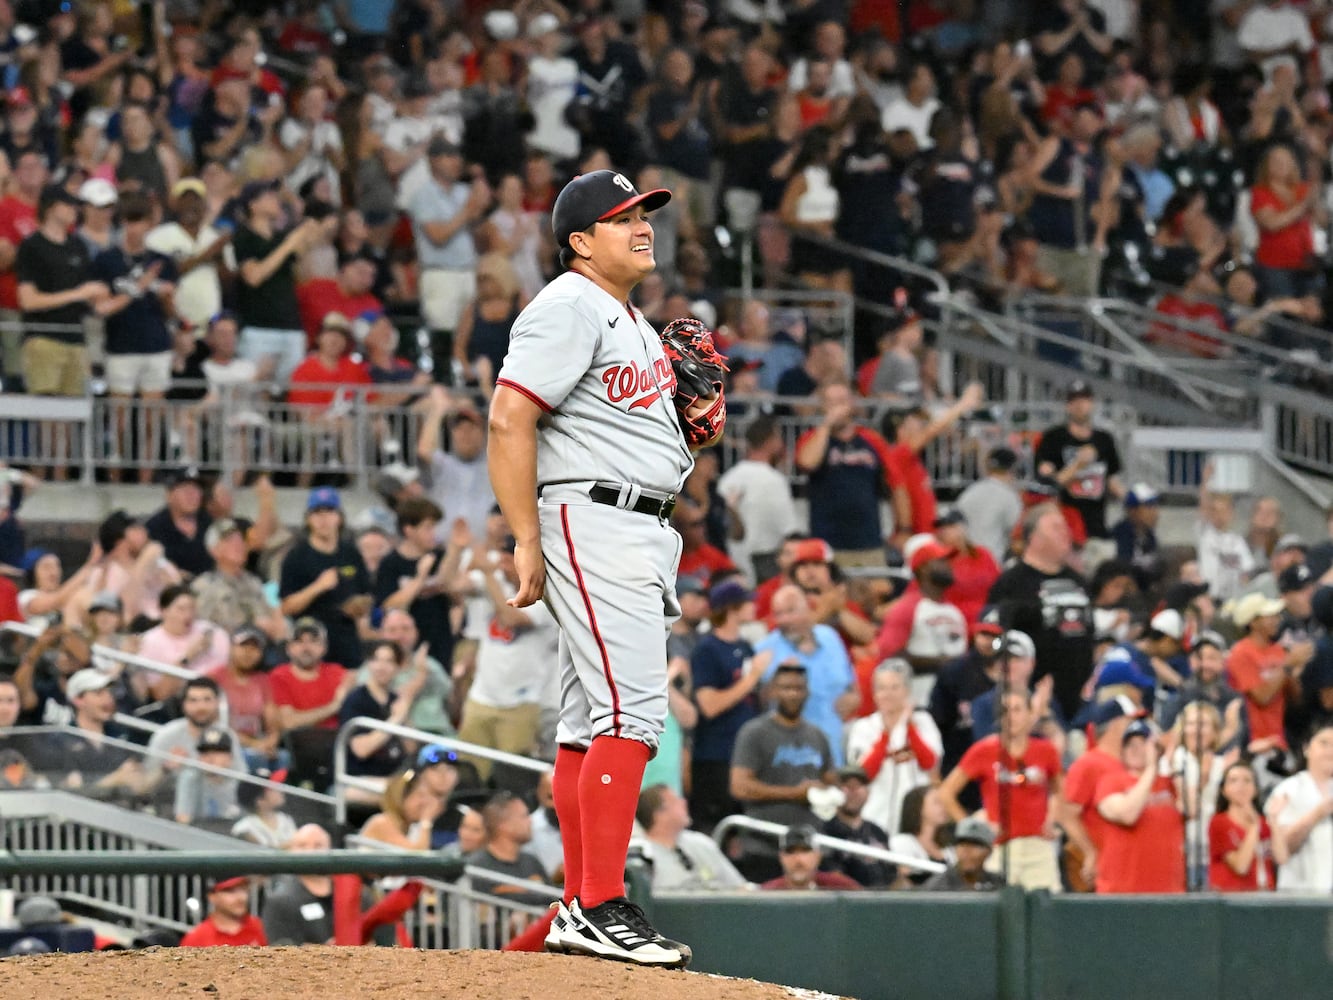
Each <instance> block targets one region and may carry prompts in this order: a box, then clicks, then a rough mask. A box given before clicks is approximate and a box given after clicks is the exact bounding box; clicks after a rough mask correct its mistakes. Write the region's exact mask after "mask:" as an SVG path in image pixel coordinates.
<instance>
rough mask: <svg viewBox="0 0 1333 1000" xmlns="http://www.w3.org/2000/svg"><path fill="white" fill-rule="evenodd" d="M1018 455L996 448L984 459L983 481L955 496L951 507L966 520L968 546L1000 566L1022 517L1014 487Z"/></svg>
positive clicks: (1008, 449)
mask: <svg viewBox="0 0 1333 1000" xmlns="http://www.w3.org/2000/svg"><path fill="white" fill-rule="evenodd" d="M1017 464H1018V455H1017V454H1015V453H1014V451H1013V450H1012V449H1010V448H996V449H994V450H993V451H992V452H991V453H990V455H988V456H987V458H986V478H985V479H979V480H977V481H976V482H975V483H973V484H972V485H971V486H969V487H967V489H965V490H963V492H962V493H960V494H959V495H958V499H957V500H955V501H954V506H955V507H956V508H957V509H958V510H960V511H962V513H963V516H964V517H966V518H967V533H968V535H969V536H970V537H971V539H972V544H973V545H976V546H978V547H979V548H983V549H986V550H987V551H989V552H990V554H991V555H993V556H994V557H995V561H996V562H997V563H998V564H999V565H1001V566H1003V565H1004V562H1005V560H1006V559H1007V558H1008V557H1009V543H1010V539H1011V538H1012V537H1013V533H1014V525H1016V524H1018V519H1019V518H1020V517H1022V516H1023V501H1022V499H1021V498H1020V497H1019V495H1018V489H1017V488H1016V487H1015V486H1014V467H1015V466H1016V465H1017Z"/></svg>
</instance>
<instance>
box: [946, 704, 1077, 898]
mask: <svg viewBox="0 0 1333 1000" xmlns="http://www.w3.org/2000/svg"><path fill="white" fill-rule="evenodd" d="M1000 704H1001V710H1000V731H999V732H998V733H993V734H991V735H990V736H986V737H983V738H982V739H980V740H978V741H977V742H976V743H973V744H972V746H970V747H969V748H968V750H967V752H966V753H965V754H963V759H962V760H960V761H959V762H958V766H957V767H956V768H954V769H953V770H952V771H951V772H950V773H949V776H948V777H947V778H945V779H944V783H943V784H941V785H940V798H941V799H943V800H944V805H945V807H946V808H947V809H948V810H949V815H951V816H952V817H953V818H954V819H955V820H962V819H963V818H965V817H966V815H967V812H966V810H965V809H964V808H963V807H962V805H961V804H960V803H959V801H958V796H959V793H961V792H962V790H963V789H964V788H966V787H967V785H968V783H969V782H973V781H975V782H976V783H977V784H978V785H980V786H981V804H982V808H984V809H985V811H986V818H987V819H988V820H989V821H990V823H991V825H993V826H994V827H995V828H996V829H997V830H999V832H1000V834H999V838H998V839H997V840H996V844H997V846H999V848H1000V850H999V851H997V852H996V853H995V854H993V855H991V860H990V861H988V862H987V868H988V869H989V870H991V871H1000V870H1005V871H1006V876H1005V877H1006V878H1007V880H1008V881H1009V883H1010V884H1012V885H1021V886H1023V887H1024V888H1025V889H1049V890H1052V891H1056V892H1058V891H1059V887H1060V870H1059V867H1058V866H1057V864H1056V858H1055V844H1054V843H1053V841H1054V838H1055V826H1054V816H1053V815H1052V803H1053V802H1058V801H1059V795H1060V752H1059V751H1058V750H1057V749H1056V748H1055V744H1053V743H1051V742H1050V741H1049V740H1046V739H1042V738H1041V737H1040V736H1031V735H1029V734H1030V733H1031V732H1032V726H1033V723H1034V722H1035V720H1034V718H1033V712H1032V697H1031V695H1029V694H1028V692H1026V691H1007V692H1005V694H1004V695H1003V698H1002V701H1001V703H1000Z"/></svg>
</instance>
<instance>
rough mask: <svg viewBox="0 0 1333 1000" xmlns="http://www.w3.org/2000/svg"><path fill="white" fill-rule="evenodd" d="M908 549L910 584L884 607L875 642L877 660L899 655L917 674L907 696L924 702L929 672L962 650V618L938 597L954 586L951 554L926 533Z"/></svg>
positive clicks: (964, 636) (964, 639)
mask: <svg viewBox="0 0 1333 1000" xmlns="http://www.w3.org/2000/svg"><path fill="white" fill-rule="evenodd" d="M908 551H909V552H910V555H909V556H908V560H907V561H908V566H909V567H910V569H911V571H912V577H913V580H912V584H913V586H909V587H908V589H907V591H906V592H904V594H903V596H902V597H900V598H899V599H898V600H897V601H895V602H894V603H893V604H892V605H890V606H889V609H888V611H887V612H886V613H885V615H884V623H883V626H882V627H881V628H880V632H879V636H878V638H877V639H876V643H877V645H878V648H879V655H880V656H882V657H890V656H902V657H904V658H905V659H906V660H907V662H908V663H909V664H911V666H912V668H913V670H914V671H916V672H917V673H918V675H919V676H920V680H918V681H914V683H913V691H912V693H913V696H914V697H915V698H917V699H918V700H920V701H925V700H926V699H927V698H928V697H929V696H930V687H931V685H932V683H933V680H934V674H935V673H936V672H937V671H938V670H939V668H940V667H942V666H943V665H944V664H945V663H947V662H948V661H949V660H952V659H956V658H957V657H959V656H962V655H963V652H964V651H965V650H966V648H967V620H966V619H965V618H964V617H963V613H962V612H961V611H959V610H958V608H957V606H955V605H953V604H951V603H949V601H947V600H946V599H945V596H944V593H945V591H947V590H948V589H949V588H950V587H952V586H953V584H954V575H953V569H952V568H951V567H950V566H949V560H950V558H951V557H952V556H953V555H954V550H953V549H951V548H948V547H946V546H945V545H943V544H942V543H940V542H938V541H936V540H935V538H934V537H933V536H930V535H926V536H923V538H922V540H921V541H920V542H919V543H917V544H915V545H912V544H909V546H908Z"/></svg>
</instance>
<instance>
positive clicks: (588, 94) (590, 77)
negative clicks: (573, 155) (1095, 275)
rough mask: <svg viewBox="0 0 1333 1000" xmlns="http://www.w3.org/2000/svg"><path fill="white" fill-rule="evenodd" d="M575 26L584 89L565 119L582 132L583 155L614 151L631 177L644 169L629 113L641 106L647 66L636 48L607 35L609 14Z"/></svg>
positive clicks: (584, 19)
mask: <svg viewBox="0 0 1333 1000" xmlns="http://www.w3.org/2000/svg"><path fill="white" fill-rule="evenodd" d="M575 27H576V30H577V33H578V44H577V45H576V46H575V47H574V50H573V52H572V53H571V55H572V56H573V57H574V61H575V62H576V63H578V67H579V76H580V84H581V86H580V87H579V90H578V91H577V94H576V97H575V99H574V102H573V103H572V104H571V105H570V107H569V108H568V110H567V112H566V115H567V118H568V120H569V121H571V122H572V123H573V124H574V127H575V128H576V129H578V131H579V134H580V136H581V138H582V140H583V142H582V148H583V152H584V153H585V154H586V153H587V152H588V151H589V150H591V149H606V150H612V149H614V150H616V160H617V162H619V164H620V166H621V167H623V168H624V169H625V171H626V172H627V173H630V174H633V173H635V172H637V171H638V169H639V167H640V166H642V165H643V159H644V151H643V149H642V148H641V143H640V142H639V141H638V139H637V135H636V134H635V133H634V131H633V130H632V129H630V128H628V127H627V123H628V120H629V116H630V113H631V111H632V110H634V109H637V108H640V107H642V106H643V94H642V90H643V87H644V86H645V84H647V83H648V75H647V74H646V73H645V72H644V69H643V62H642V60H641V59H640V58H639V53H638V50H637V49H635V48H634V47H633V46H632V45H630V44H629V43H628V42H624V41H620V40H619V39H617V38H615V37H614V36H612V35H611V34H610V33H609V32H608V31H607V25H606V21H605V15H602V14H597V13H594V14H590V15H588V16H587V17H585V18H583V19H582V20H581V21H580V22H578V23H577V24H576V26H575Z"/></svg>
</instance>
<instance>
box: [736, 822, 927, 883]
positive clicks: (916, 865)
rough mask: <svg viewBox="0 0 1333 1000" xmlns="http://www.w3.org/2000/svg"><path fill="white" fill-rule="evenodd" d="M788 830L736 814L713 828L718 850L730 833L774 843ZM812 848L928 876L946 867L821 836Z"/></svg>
mask: <svg viewBox="0 0 1333 1000" xmlns="http://www.w3.org/2000/svg"><path fill="white" fill-rule="evenodd" d="M789 829H791V827H788V826H784V825H783V824H781V823H771V822H769V821H768V820H766V819H755V818H754V817H753V816H741V815H739V814H736V815H732V816H727V817H726V818H725V819H723V820H722V822H720V823H718V825H717V826H716V827H714V829H713V839H714V840H715V841H717V843H718V846H721V845H722V844H723V842H724V841H725V840H726V839H727V834H729V833H731V831H732V830H747V831H749V832H750V833H759V834H763V835H764V836H766V837H772V838H774V839H777V838H779V837H781V836H782V835H783V834H784V833H786V832H787V831H788V830H789ZM815 844H816V846H819V847H827V848H829V849H830V850H833V851H837V852H838V853H839V854H855V855H858V856H859V857H863V858H870V859H872V860H874V861H887V862H889V863H890V864H893V865H897V866H898V867H899V868H911V869H914V870H916V871H919V872H931V873H932V874H934V873H937V872H942V871H944V870H945V866H944V865H942V864H940V863H939V862H938V861H922V860H921V859H920V858H914V857H912V856H911V855H909V854H900V853H898V852H897V851H890V850H886V849H884V848H882V847H871V846H870V845H869V844H858V843H856V842H855V841H852V840H843V839H842V838H841V837H830V836H827V835H826V834H822V833H817V834H815Z"/></svg>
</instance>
